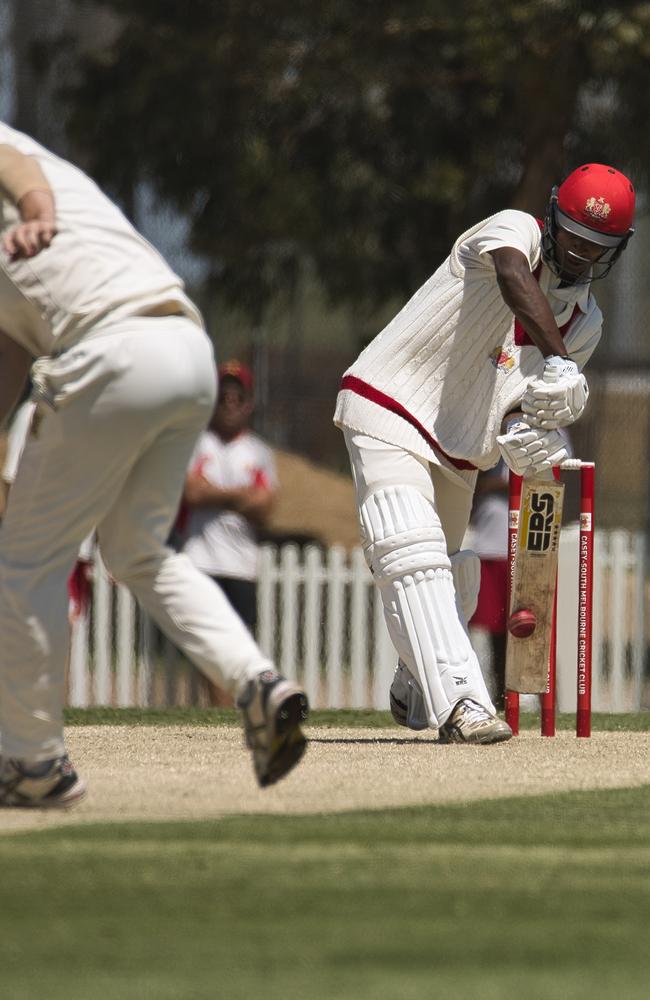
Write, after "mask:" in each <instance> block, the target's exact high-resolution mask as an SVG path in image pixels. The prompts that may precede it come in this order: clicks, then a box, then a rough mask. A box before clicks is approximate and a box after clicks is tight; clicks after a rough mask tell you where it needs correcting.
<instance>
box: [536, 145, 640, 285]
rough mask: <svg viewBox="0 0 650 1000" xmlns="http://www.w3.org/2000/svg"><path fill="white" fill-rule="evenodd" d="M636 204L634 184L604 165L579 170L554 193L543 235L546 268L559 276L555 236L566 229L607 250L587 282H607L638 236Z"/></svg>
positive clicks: (593, 165)
mask: <svg viewBox="0 0 650 1000" xmlns="http://www.w3.org/2000/svg"><path fill="white" fill-rule="evenodd" d="M634 200H635V199H634V187H633V186H632V183H631V182H630V181H629V180H628V178H627V177H626V176H625V175H624V174H622V173H621V172H620V171H619V170H615V169H614V167H608V166H606V165H605V164H603V163H586V164H584V166H582V167H578V169H577V170H574V171H573V173H571V174H569V176H568V177H567V178H566V180H565V181H564V182H563V183H562V184H561V185H560V186H559V188H558V187H554V188H553V191H552V192H551V199H550V202H549V206H548V211H547V213H546V219H545V220H544V231H543V234H542V253H543V256H544V260H545V262H546V264H547V265H548V266H549V267H550V269H551V270H552V271H553V272H554V273H555V274H558V273H559V269H560V264H559V258H558V253H557V243H556V239H555V236H556V233H557V230H558V228H560V229H566V230H567V231H568V232H570V233H573V234H574V235H575V236H578V237H580V238H581V239H584V240H588V241H589V242H590V243H596V244H597V245H599V246H602V247H603V252H602V254H601V255H600V258H599V259H598V260H597V261H596V262H595V264H594V265H593V267H592V270H591V273H590V274H589V275H588V276H587V277H586V278H585V279H583V280H585V281H593V280H595V279H596V278H604V277H605V275H606V274H608V273H609V271H610V270H611V268H612V265H613V264H614V262H615V261H616V260H618V258H619V257H620V255H621V253H622V252H623V250H624V249H625V247H626V246H627V241H628V240H629V238H630V236H631V235H632V233H633V232H634V229H633V228H632V223H633V221H634Z"/></svg>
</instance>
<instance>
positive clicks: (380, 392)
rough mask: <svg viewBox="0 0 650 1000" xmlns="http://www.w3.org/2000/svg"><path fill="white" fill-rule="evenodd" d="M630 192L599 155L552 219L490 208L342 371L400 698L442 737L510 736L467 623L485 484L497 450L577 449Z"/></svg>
mask: <svg viewBox="0 0 650 1000" xmlns="http://www.w3.org/2000/svg"><path fill="white" fill-rule="evenodd" d="M634 202H635V196H634V188H633V186H632V184H631V183H630V181H629V180H628V178H627V177H625V176H624V175H623V174H622V173H620V171H618V170H616V169H615V168H614V167H611V166H606V165H604V164H600V163H587V164H584V165H583V166H580V167H578V168H577V169H576V170H574V171H573V172H572V173H571V174H570V175H569V176H568V177H567V178H566V179H565V180H564V182H563V183H562V184H560V186H559V187H554V188H553V189H552V191H551V194H550V199H549V202H548V208H547V211H546V215H545V218H544V220H538V219H536V218H535V217H534V216H532V215H529V214H527V213H526V212H521V211H517V210H512V209H507V210H504V211H500V212H497V213H496V214H495V215H493V216H491V217H490V218H488V219H486V220H484V221H482V222H479V223H478V224H477V225H475V226H473V227H472V228H471V229H469V230H467V232H465V233H463V234H462V235H461V236H460V237H459V238H458V239H457V240H456V242H455V244H454V245H453V247H452V250H451V253H450V254H449V256H448V257H447V259H446V260H445V261H444V262H443V263H442V264H441V265H440V267H439V268H438V270H437V271H436V272H435V273H434V274H433V275H432V276H431V277H430V278H429V279H428V281H426V282H425V283H424V285H423V286H422V287H421V288H420V289H419V290H418V291H417V292H416V293H415V295H413V297H412V298H411V299H410V300H409V301H408V302H407V303H406V305H405V306H404V308H403V309H402V310H401V311H400V312H399V313H398V314H397V316H395V318H394V319H393V320H392V321H391V322H390V323H389V324H388V325H387V326H386V327H385V329H384V330H382V331H381V333H379V335H378V336H377V337H375V339H374V340H373V341H372V342H371V343H370V344H369V345H368V347H367V348H366V349H365V350H364V351H363V352H362V353H361V355H360V356H359V357H358V358H357V360H356V361H355V362H354V364H353V365H352V366H351V367H350V368H349V369H348V371H347V372H346V373H345V375H344V376H343V380H342V383H341V389H340V392H339V395H338V400H337V406H336V413H335V417H334V420H335V423H336V424H337V425H338V426H339V427H340V428H341V430H342V431H343V434H344V436H345V442H346V445H347V449H348V452H349V455H350V462H351V466H352V474H353V478H354V483H355V489H356V498H357V504H358V511H359V524H360V530H361V537H362V541H363V545H364V550H365V554H366V559H367V562H368V565H369V567H370V570H371V572H372V574H373V576H374V579H375V582H376V584H377V586H378V587H379V590H380V593H381V597H382V601H383V607H384V614H385V618H386V622H387V625H388V630H389V633H390V636H391V639H392V641H393V644H394V646H395V649H396V652H397V656H398V665H397V669H396V671H395V675H394V678H393V682H392V685H391V688H390V706H391V711H392V714H393V717H394V719H395V721H396V722H398V723H399V724H400V725H403V726H408V727H409V728H411V729H416V730H417V729H426V728H427V727H431V728H434V729H437V730H438V733H439V737H440V740H441V741H442V742H447V743H450V742H459V743H479V744H488V743H497V742H500V741H503V740H508V739H510V737H511V736H512V732H511V730H510V728H509V726H508V725H507V724H506V723H505V722H503V721H502V720H501V719H499V718H498V717H497V715H496V712H495V709H494V706H493V704H492V702H491V700H490V697H489V694H488V691H487V688H486V685H485V682H484V680H483V676H482V673H481V668H480V665H479V662H478V660H477V657H476V655H475V653H474V651H473V649H472V647H471V644H470V641H469V637H468V634H467V622H468V620H469V619H470V618H471V616H472V614H473V612H474V609H475V606H476V601H477V597H478V588H479V581H480V564H479V560H478V557H477V556H476V555H475V554H474V553H473V552H471V551H469V550H463V549H462V548H461V546H462V542H463V537H464V535H465V531H466V528H467V524H468V520H469V514H470V510H471V506H472V496H473V491H474V486H475V483H476V478H477V475H478V472H479V470H485V469H489V468H491V467H492V466H495V465H496V464H497V462H498V461H499V458H500V457H502V458H503V459H504V460H505V462H506V464H507V465H508V466H509V467H510V469H512V470H513V471H514V472H515V473H517V474H518V475H523V476H526V477H532V476H534V477H537V478H539V477H540V476H542V477H543V476H548V477H551V476H552V471H551V470H552V467H553V466H555V465H558V464H559V463H560V462H562V461H563V460H564V459H565V458H566V457H567V451H566V447H565V439H564V438H563V437H562V435H561V434H560V433H559V428H562V427H566V426H569V425H570V424H572V423H573V422H574V421H576V420H578V419H579V417H580V416H581V415H582V413H583V411H584V409H585V405H586V403H587V399H588V395H589V390H588V386H587V381H586V379H585V376H584V374H583V369H584V367H585V365H586V364H587V362H588V361H589V358H590V357H591V355H592V354H593V352H594V350H595V348H596V346H597V344H598V341H599V340H600V336H601V327H602V314H601V312H600V309H599V308H598V306H597V304H596V300H595V298H594V296H593V294H592V283H593V282H594V281H596V280H598V279H600V278H603V277H605V275H606V274H608V273H609V271H610V269H611V268H612V266H613V264H614V263H615V262H616V260H618V258H619V257H620V255H621V253H622V252H623V250H624V249H625V246H626V244H627V242H628V240H629V238H630V236H631V235H632V233H633V229H632V224H633V218H634Z"/></svg>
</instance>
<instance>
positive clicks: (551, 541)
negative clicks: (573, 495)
mask: <svg viewBox="0 0 650 1000" xmlns="http://www.w3.org/2000/svg"><path fill="white" fill-rule="evenodd" d="M558 534H559V523H558V519H557V517H556V504H555V497H554V495H553V493H552V492H550V491H548V492H547V491H544V492H539V493H537V492H535V491H534V492H532V493H531V494H530V507H529V509H528V510H527V511H526V516H525V521H524V534H523V537H524V540H525V541H524V544H525V548H526V550H527V551H528V552H540V553H542V552H548V551H549V549H555V547H556V546H557V541H558Z"/></svg>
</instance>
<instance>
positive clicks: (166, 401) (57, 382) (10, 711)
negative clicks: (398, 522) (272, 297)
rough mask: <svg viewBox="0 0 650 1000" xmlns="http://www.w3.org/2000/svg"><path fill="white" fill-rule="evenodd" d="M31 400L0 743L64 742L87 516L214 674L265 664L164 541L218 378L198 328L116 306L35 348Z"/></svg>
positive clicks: (8, 588)
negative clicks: (49, 353)
mask: <svg viewBox="0 0 650 1000" xmlns="http://www.w3.org/2000/svg"><path fill="white" fill-rule="evenodd" d="M35 376H36V379H35V380H36V382H37V383H39V384H40V387H41V389H42V390H43V391H44V392H45V393H46V394H49V395H50V397H51V405H44V404H42V403H41V404H39V407H38V410H37V416H36V421H35V425H34V427H33V430H32V433H31V435H30V437H29V439H28V441H27V444H26V447H25V451H24V453H23V455H22V458H21V461H20V465H19V468H18V474H17V476H16V480H15V482H14V485H13V487H12V490H11V493H10V498H9V504H8V508H7V511H6V514H5V519H4V521H3V524H2V527H1V528H0V737H1V741H2V743H1V746H2V753H3V754H5V755H7V756H12V757H19V758H22V759H26V760H34V761H38V760H46V759H48V758H51V757H55V756H57V755H58V754H60V753H61V752H62V751H63V748H64V744H63V728H62V715H63V703H64V677H65V666H66V660H67V655H68V646H69V630H68V619H67V610H68V608H67V601H68V598H67V589H66V581H67V577H68V575H69V573H70V571H71V569H72V567H73V565H74V563H75V559H76V557H77V552H78V549H79V546H80V544H81V542H82V541H83V539H84V538H85V537H86V535H87V534H88V533H89V532H90V531H91V530H92V529H93V528H95V527H96V528H97V533H98V538H99V544H100V547H101V552H102V556H103V559H104V562H105V563H106V566H107V568H108V570H109V572H110V573H111V575H112V576H113V577H114V578H115V579H116V580H118V581H120V582H122V583H124V584H126V585H127V586H128V587H129V588H130V590H131V591H132V592H133V594H134V595H135V597H136V598H137V600H138V601H139V603H140V604H141V605H142V607H143V608H144V609H145V610H146V611H147V613H148V614H150V615H151V617H152V618H153V619H154V620H155V621H156V622H157V623H158V625H159V626H160V628H161V629H162V630H163V631H164V632H165V633H166V635H167V636H168V637H169V638H170V639H171V641H172V642H174V643H175V644H176V645H177V646H178V647H179V648H181V649H182V650H183V651H184V652H185V653H186V654H187V656H188V657H189V658H190V659H191V660H192V661H193V662H194V663H195V664H196V665H197V666H198V667H199V668H200V669H201V670H202V671H203V672H204V673H205V674H206V675H207V676H208V677H209V678H210V679H211V680H212V681H214V682H215V683H216V684H218V685H219V686H221V687H222V688H224V689H225V690H227V691H230V692H233V693H235V692H236V691H237V690H238V688H239V687H240V686H241V685H242V684H243V683H244V681H245V680H246V679H247V678H248V677H250V676H253V675H254V674H257V673H258V672H259V671H260V670H263V669H265V668H267V667H269V666H270V665H271V664H270V663H269V661H268V660H267V659H266V658H265V657H264V656H263V654H262V653H261V651H260V650H259V648H258V646H257V645H256V643H255V641H254V640H253V638H252V637H251V635H250V633H249V632H248V631H247V629H246V628H245V626H244V625H243V624H242V622H241V621H240V619H239V617H238V616H237V615H236V614H235V612H234V611H233V610H232V608H231V607H230V605H229V603H228V601H227V599H226V598H225V597H224V595H223V593H222V591H221V590H220V588H219V587H218V586H216V584H214V583H213V582H212V581H211V580H210V579H209V577H207V576H205V575H204V574H203V573H201V572H200V571H198V570H197V569H196V568H195V567H194V566H193V565H192V564H191V563H190V561H189V559H187V557H186V556H183V555H181V554H178V553H175V552H173V551H172V550H171V549H169V548H168V547H167V546H166V540H167V538H168V535H169V531H170V527H171V524H172V522H173V520H174V517H175V515H176V511H177V509H178V503H179V500H180V496H181V492H182V489H183V484H184V479H185V474H186V470H187V466H188V463H189V460H190V457H191V454H192V450H193V447H194V444H195V441H196V438H197V437H198V435H199V433H200V432H201V430H202V429H203V428H204V427H205V426H206V424H207V422H208V419H209V417H210V414H211V412H212V407H213V404H214V398H215V391H216V373H215V363H214V358H213V354H212V347H211V344H210V341H209V340H208V338H207V336H206V335H205V333H204V331H203V330H201V329H200V328H199V327H198V326H196V325H195V324H194V323H192V322H191V321H190V320H188V319H185V318H183V317H178V316H173V317H164V318H153V317H138V318H135V319H130V320H123V321H121V322H120V323H119V324H115V325H114V326H112V327H110V329H107V330H106V329H105V330H103V331H102V333H101V334H96V335H94V336H92V337H89V338H88V339H85V340H83V341H82V342H80V343H79V344H77V345H76V346H74V347H72V348H70V350H68V351H66V352H65V353H64V354H62V355H61V356H60V357H58V358H54V359H47V360H46V361H44V362H37V365H36V366H35Z"/></svg>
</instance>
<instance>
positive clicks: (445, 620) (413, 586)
mask: <svg viewBox="0 0 650 1000" xmlns="http://www.w3.org/2000/svg"><path fill="white" fill-rule="evenodd" d="M360 515H361V523H362V528H363V534H364V544H365V552H366V559H367V561H368V565H369V566H370V569H371V571H372V573H373V576H374V578H375V582H376V583H377V585H378V586H379V588H380V591H381V596H382V601H383V604H384V614H385V616H386V623H387V626H388V631H389V633H390V636H391V639H392V641H393V644H394V646H395V648H396V650H397V653H398V655H399V657H400V659H401V660H403V661H404V663H405V664H406V666H407V668H408V669H409V671H410V672H411V674H412V675H413V676H414V677H415V678H417V679H418V680H419V681H420V684H421V686H422V691H423V695H424V701H425V705H426V711H427V715H428V718H429V724H430V725H431V726H432V727H433V728H437V727H438V726H439V725H442V723H444V722H445V721H446V719H447V718H448V716H449V715H450V713H451V710H452V708H453V707H454V705H455V704H456V702H458V701H459V700H460V699H461V698H473V699H474V700H476V701H478V702H479V704H481V705H483V706H484V707H485V708H487V709H488V710H489V711H494V707H493V705H492V703H491V701H490V698H489V695H488V692H487V688H486V687H485V683H484V681H483V676H482V674H481V669H480V667H479V664H478V660H477V659H476V654H475V653H474V650H473V649H472V646H471V643H470V641H469V638H468V636H467V633H466V632H465V629H464V627H463V624H462V622H461V620H460V618H459V615H458V610H457V608H456V596H455V592H454V583H453V577H452V572H451V563H450V560H449V557H448V555H447V546H446V542H445V536H444V533H443V531H442V527H441V525H440V519H439V517H438V515H437V513H436V510H435V507H434V506H433V504H432V503H431V501H429V500H427V499H426V498H425V497H424V496H423V495H422V494H421V493H420V492H419V491H418V490H416V489H415V488H414V487H412V486H392V487H387V488H385V489H381V490H377V491H376V492H375V493H372V494H371V495H370V496H369V497H368V498H367V499H366V500H365V501H364V502H363V503H362V504H361V508H360Z"/></svg>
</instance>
